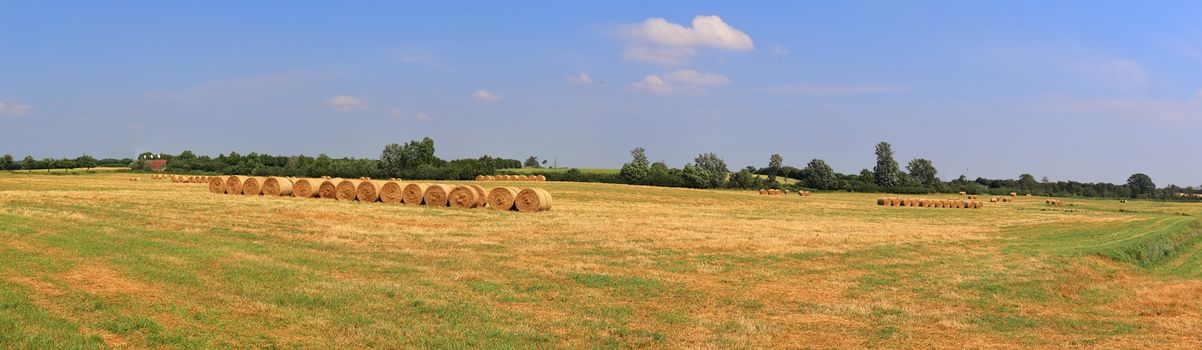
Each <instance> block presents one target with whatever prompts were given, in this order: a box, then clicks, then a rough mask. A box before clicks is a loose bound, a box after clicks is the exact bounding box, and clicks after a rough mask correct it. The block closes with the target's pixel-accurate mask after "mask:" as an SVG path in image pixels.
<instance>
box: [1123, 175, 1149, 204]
mask: <svg viewBox="0 0 1202 350" xmlns="http://www.w3.org/2000/svg"><path fill="white" fill-rule="evenodd" d="M1127 187H1130V188H1131V198H1146V197H1151V196H1152V195H1153V194H1154V193H1156V184H1155V183H1152V178H1151V177H1148V175H1145V174H1143V173H1136V174H1133V175H1131V177H1128V178H1127Z"/></svg>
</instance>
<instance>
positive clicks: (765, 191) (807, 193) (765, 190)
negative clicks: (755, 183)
mask: <svg viewBox="0 0 1202 350" xmlns="http://www.w3.org/2000/svg"><path fill="white" fill-rule="evenodd" d="M759 193H760V194H763V195H769V196H775V195H778V194H782V193H789V190H778V189H775V188H761V189H760V190H759ZM797 195H798V196H802V197H809V196H810V191H804V190H803V191H797Z"/></svg>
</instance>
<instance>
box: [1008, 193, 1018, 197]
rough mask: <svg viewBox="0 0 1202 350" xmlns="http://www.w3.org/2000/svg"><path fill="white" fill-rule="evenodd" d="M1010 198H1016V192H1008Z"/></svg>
mask: <svg viewBox="0 0 1202 350" xmlns="http://www.w3.org/2000/svg"><path fill="white" fill-rule="evenodd" d="M1010 196H1011V197H1014V196H1018V192H1010Z"/></svg>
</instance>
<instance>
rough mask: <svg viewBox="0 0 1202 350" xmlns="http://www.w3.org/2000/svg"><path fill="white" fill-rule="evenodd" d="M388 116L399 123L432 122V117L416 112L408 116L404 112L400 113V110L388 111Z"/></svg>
mask: <svg viewBox="0 0 1202 350" xmlns="http://www.w3.org/2000/svg"><path fill="white" fill-rule="evenodd" d="M388 115H390V116H392V118H393V119H396V120H399V121H410V120H415V121H419V122H423V123H425V122H429V121H431V120H434V118H433V117H430V115H429V114H427V113H425V112H417V113H414V114H413V115H408V114H406V113H405V112H403V111H401V109H400V108H392V109H389V110H388Z"/></svg>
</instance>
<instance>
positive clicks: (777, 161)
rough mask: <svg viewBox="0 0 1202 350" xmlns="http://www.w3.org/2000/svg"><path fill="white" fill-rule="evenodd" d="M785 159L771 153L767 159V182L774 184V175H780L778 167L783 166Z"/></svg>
mask: <svg viewBox="0 0 1202 350" xmlns="http://www.w3.org/2000/svg"><path fill="white" fill-rule="evenodd" d="M784 163H785V159H784V158H782V157H781V156H780V154H776V153H773V154H772V156H771V157H768V182H771V183H776V175H777V174H780V167H781V166H782V165H784Z"/></svg>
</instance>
